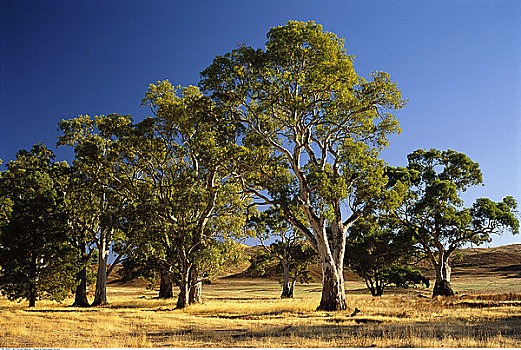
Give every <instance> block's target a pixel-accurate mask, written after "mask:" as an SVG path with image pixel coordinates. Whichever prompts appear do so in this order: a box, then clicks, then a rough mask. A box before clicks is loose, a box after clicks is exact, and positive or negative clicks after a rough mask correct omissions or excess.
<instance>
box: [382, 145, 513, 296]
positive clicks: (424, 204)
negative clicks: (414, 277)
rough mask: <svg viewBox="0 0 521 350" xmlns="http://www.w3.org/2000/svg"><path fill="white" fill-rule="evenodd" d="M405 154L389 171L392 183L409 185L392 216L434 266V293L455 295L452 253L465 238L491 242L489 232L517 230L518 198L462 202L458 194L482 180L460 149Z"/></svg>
mask: <svg viewBox="0 0 521 350" xmlns="http://www.w3.org/2000/svg"><path fill="white" fill-rule="evenodd" d="M407 158H408V165H407V168H395V169H393V170H392V175H391V176H390V178H391V182H396V183H401V184H402V185H405V186H407V187H408V196H407V198H406V199H405V201H404V202H403V204H402V205H401V206H400V207H399V208H398V209H397V210H395V212H394V213H395V216H396V217H397V218H398V219H399V220H400V221H401V223H402V227H403V229H404V230H407V231H410V232H411V233H412V234H413V235H414V236H415V238H416V240H417V241H418V242H419V243H420V245H421V247H422V248H423V251H424V253H425V254H426V255H427V257H428V259H429V260H430V262H431V263H432V266H433V267H434V270H435V271H436V282H435V285H434V289H433V296H437V295H442V296H450V295H454V291H453V290H452V286H451V284H450V277H451V267H450V265H449V261H450V257H451V256H452V254H453V253H454V252H455V251H456V249H458V248H461V247H463V246H464V245H466V244H469V243H472V244H475V245H480V244H482V243H485V242H490V240H491V236H490V235H491V234H499V233H502V232H503V231H510V232H512V233H517V232H518V231H519V222H518V220H517V218H516V217H515V210H516V207H517V203H516V201H515V200H514V198H512V197H505V198H504V199H503V201H501V202H493V201H492V200H490V199H488V198H479V199H477V200H476V201H475V202H474V204H473V205H472V207H470V208H466V207H464V203H463V200H462V199H461V197H460V195H461V193H462V192H464V191H465V190H467V189H468V188H469V187H470V186H476V185H479V184H481V183H482V173H481V170H480V169H479V164H478V163H475V162H473V161H472V160H471V159H470V158H468V157H467V156H466V155H465V154H463V153H458V152H455V151H453V150H447V151H439V150H436V149H431V150H428V151H426V150H421V149H420V150H416V151H414V152H413V153H411V154H409V155H408V156H407Z"/></svg>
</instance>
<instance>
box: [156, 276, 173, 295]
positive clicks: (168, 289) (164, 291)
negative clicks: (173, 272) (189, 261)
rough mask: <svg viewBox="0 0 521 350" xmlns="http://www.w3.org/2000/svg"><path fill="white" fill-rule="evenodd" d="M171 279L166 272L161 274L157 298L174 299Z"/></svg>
mask: <svg viewBox="0 0 521 350" xmlns="http://www.w3.org/2000/svg"><path fill="white" fill-rule="evenodd" d="M172 289H173V284H172V279H171V278H170V275H169V274H168V272H161V281H160V283H159V298H161V299H170V298H173V297H174V292H173V290H172Z"/></svg>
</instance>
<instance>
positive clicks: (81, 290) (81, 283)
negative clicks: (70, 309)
mask: <svg viewBox="0 0 521 350" xmlns="http://www.w3.org/2000/svg"><path fill="white" fill-rule="evenodd" d="M80 249H81V262H82V263H83V267H82V268H81V270H80V271H78V273H77V274H76V283H77V285H76V291H75V292H74V303H73V304H72V306H77V307H87V306H90V304H89V300H88V299H87V263H88V261H89V258H90V254H88V255H87V251H86V250H87V244H85V241H84V237H83V236H82V237H81V243H80Z"/></svg>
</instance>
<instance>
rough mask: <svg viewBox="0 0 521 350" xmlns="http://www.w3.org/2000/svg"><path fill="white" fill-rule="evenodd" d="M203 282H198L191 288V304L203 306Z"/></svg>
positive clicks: (189, 299) (189, 298)
mask: <svg viewBox="0 0 521 350" xmlns="http://www.w3.org/2000/svg"><path fill="white" fill-rule="evenodd" d="M202 290H203V282H196V283H195V284H194V285H192V286H191V287H190V295H189V297H188V302H189V303H190V304H202V303H203V295H202Z"/></svg>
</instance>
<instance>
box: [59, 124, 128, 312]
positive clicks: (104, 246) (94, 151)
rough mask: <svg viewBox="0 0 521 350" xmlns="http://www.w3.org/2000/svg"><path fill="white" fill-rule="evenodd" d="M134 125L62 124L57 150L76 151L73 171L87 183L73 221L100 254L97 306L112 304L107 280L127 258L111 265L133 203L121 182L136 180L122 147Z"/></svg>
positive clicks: (80, 189)
mask: <svg viewBox="0 0 521 350" xmlns="http://www.w3.org/2000/svg"><path fill="white" fill-rule="evenodd" d="M131 124H132V118H131V117H130V116H120V115H117V114H110V115H107V116H96V117H90V116H78V117H76V118H72V119H69V120H62V121H61V122H60V123H59V128H60V130H61V131H62V135H61V136H60V137H59V140H58V145H59V146H62V145H68V146H72V147H74V152H75V160H74V162H73V165H74V167H75V169H76V170H77V171H78V172H79V173H80V174H81V179H82V180H81V181H82V183H81V185H80V186H79V187H77V188H76V190H78V191H83V192H82V193H80V194H76V195H75V198H76V200H79V201H81V203H82V204H81V207H80V208H81V209H80V211H79V212H77V214H78V215H74V214H73V215H72V216H71V217H70V219H71V220H72V221H73V224H74V225H77V226H78V228H79V229H81V230H86V231H87V232H88V235H89V239H91V240H92V241H93V242H94V243H95V245H96V248H97V252H98V269H97V273H96V290H95V293H94V301H93V302H92V305H93V306H97V305H103V304H106V303H107V277H108V275H109V274H110V272H111V271H112V269H113V267H114V266H115V264H116V263H117V262H118V261H119V259H120V258H121V256H122V255H124V252H123V253H121V254H120V255H118V257H117V258H116V259H115V261H114V262H113V263H112V264H110V265H109V264H108V259H109V253H110V249H111V246H112V244H113V243H114V242H115V241H118V240H122V239H123V238H124V232H123V231H121V230H120V229H119V227H120V226H119V222H120V220H121V211H122V210H123V208H124V207H125V206H126V205H128V201H129V197H127V196H126V194H125V193H124V192H122V190H121V188H122V186H121V182H122V179H126V180H128V179H129V177H130V178H132V175H133V174H129V173H124V172H125V171H127V170H128V169H127V168H125V167H124V166H123V163H121V162H120V149H119V147H118V144H119V138H120V137H122V136H123V135H124V134H125V133H126V132H128V130H129V128H130V127H131ZM134 175H135V174H134Z"/></svg>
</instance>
